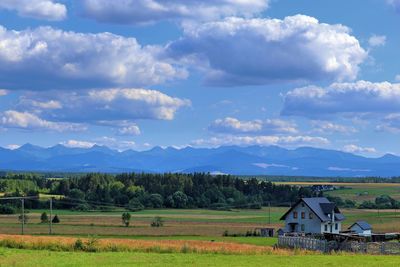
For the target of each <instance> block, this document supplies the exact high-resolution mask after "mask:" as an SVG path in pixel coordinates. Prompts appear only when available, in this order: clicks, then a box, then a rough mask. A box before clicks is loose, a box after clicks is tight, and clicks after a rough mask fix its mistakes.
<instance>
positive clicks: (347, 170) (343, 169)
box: [327, 166, 371, 172]
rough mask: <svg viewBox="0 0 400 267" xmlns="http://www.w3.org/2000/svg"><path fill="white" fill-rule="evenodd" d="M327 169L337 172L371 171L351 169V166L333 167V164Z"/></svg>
mask: <svg viewBox="0 0 400 267" xmlns="http://www.w3.org/2000/svg"><path fill="white" fill-rule="evenodd" d="M327 170H329V171H337V172H370V171H371V170H368V169H352V168H347V167H335V166H331V167H328V168H327Z"/></svg>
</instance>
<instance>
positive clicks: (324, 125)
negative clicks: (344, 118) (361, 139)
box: [311, 121, 357, 134]
mask: <svg viewBox="0 0 400 267" xmlns="http://www.w3.org/2000/svg"><path fill="white" fill-rule="evenodd" d="M311 125H312V127H313V131H314V132H317V133H322V134H333V133H339V134H351V133H356V132H357V129H356V128H354V127H352V126H346V125H341V124H337V123H333V122H329V121H311Z"/></svg>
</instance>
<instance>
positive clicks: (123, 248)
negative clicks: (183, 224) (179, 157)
mask: <svg viewBox="0 0 400 267" xmlns="http://www.w3.org/2000/svg"><path fill="white" fill-rule="evenodd" d="M0 247H7V248H16V249H32V250H51V251H85V252H155V253H214V254H246V255H255V254H269V255H295V254H296V255H298V254H301V255H303V254H316V253H315V252H310V251H296V252H294V251H291V250H286V249H278V248H273V247H262V246H255V245H249V244H239V243H231V242H210V241H199V240H132V239H97V238H95V237H90V238H82V239H81V238H73V237H56V236H28V235H26V236H21V235H15V236H12V235H0Z"/></svg>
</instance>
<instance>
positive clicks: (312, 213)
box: [281, 197, 345, 234]
mask: <svg viewBox="0 0 400 267" xmlns="http://www.w3.org/2000/svg"><path fill="white" fill-rule="evenodd" d="M344 219H345V218H344V216H343V214H342V213H341V212H340V211H339V209H338V208H337V207H336V205H335V204H334V203H332V202H330V201H329V200H328V199H327V198H324V197H317V198H302V199H300V200H299V201H298V202H297V203H296V204H295V205H293V206H292V207H291V208H290V209H289V210H288V211H287V212H286V213H285V214H284V215H283V216H282V217H281V220H284V221H285V228H284V231H285V232H286V233H305V234H322V233H335V234H338V233H339V232H340V231H341V230H342V221H343V220H344Z"/></svg>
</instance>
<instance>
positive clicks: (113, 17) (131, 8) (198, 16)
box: [83, 0, 269, 24]
mask: <svg viewBox="0 0 400 267" xmlns="http://www.w3.org/2000/svg"><path fill="white" fill-rule="evenodd" d="M268 3H269V0H246V1H243V0H151V1H149V0H113V1H109V0H83V14H84V15H85V16H86V17H89V18H92V19H95V20H97V21H100V22H109V23H118V24H147V23H154V22H159V21H164V20H196V21H198V20H214V19H219V18H222V17H226V16H236V15H239V16H246V17H249V16H253V15H254V14H258V13H260V12H262V11H263V10H265V9H267V7H268Z"/></svg>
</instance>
